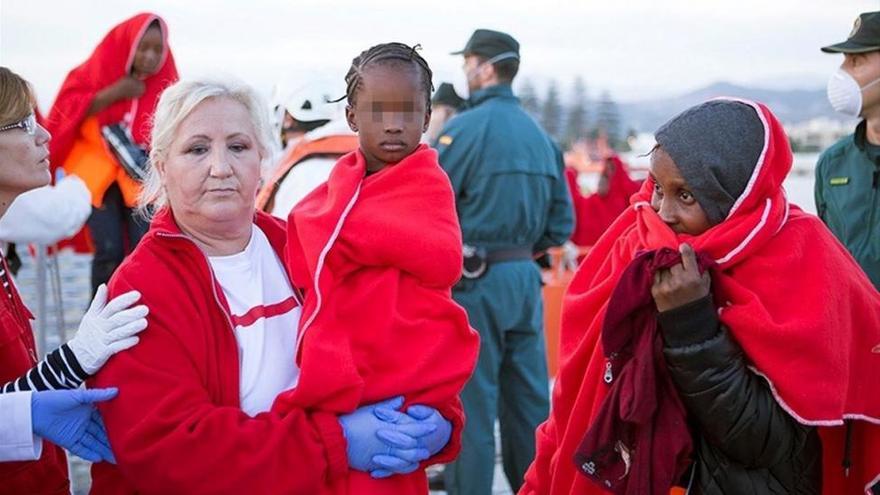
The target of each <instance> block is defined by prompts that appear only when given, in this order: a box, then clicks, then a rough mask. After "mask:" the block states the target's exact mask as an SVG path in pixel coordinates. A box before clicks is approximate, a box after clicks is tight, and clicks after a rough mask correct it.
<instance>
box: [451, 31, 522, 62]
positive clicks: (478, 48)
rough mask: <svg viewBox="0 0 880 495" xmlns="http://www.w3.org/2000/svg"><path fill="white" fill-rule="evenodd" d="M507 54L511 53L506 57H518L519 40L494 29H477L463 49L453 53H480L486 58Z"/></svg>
mask: <svg viewBox="0 0 880 495" xmlns="http://www.w3.org/2000/svg"><path fill="white" fill-rule="evenodd" d="M506 54H510V55H509V57H504V58H505V59H506V58H517V59H518V58H519V42H517V41H516V40H515V39H513V36H511V35H509V34H507V33H502V32H501V31H492V30H491V29H477V30H476V31H474V34H472V35H471V38H470V39H469V40H468V42H467V44H466V45H465V46H464V49H463V50H460V51H457V52H452V55H479V56H481V57H486V58H493V57H497V56H499V55H506ZM499 61H500V60H499Z"/></svg>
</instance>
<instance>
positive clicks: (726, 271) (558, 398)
mask: <svg viewBox="0 0 880 495" xmlns="http://www.w3.org/2000/svg"><path fill="white" fill-rule="evenodd" d="M655 136H656V139H657V143H658V144H657V146H656V147H655V149H654V150H653V151H652V153H651V170H650V177H649V179H648V180H647V181H646V182H645V184H644V185H643V187H642V188H641V190H640V191H639V192H638V193H636V194H635V195H634V196H633V197H632V201H631V204H630V206H629V207H628V208H627V209H626V211H624V213H623V214H622V215H620V216H619V217H618V218H617V220H615V221H614V223H613V224H612V225H611V227H610V228H609V229H608V230H607V231H606V232H605V234H604V235H603V236H602V237H601V238H600V239H599V241H598V242H597V243H596V245H595V246H594V247H593V248H592V249H591V250H590V252H589V254H587V257H586V258H585V259H584V261H583V263H582V264H581V265H580V267H579V269H578V272H577V274H576V275H575V277H574V279H573V280H572V282H571V285H570V286H569V289H568V292H567V293H566V297H565V301H564V307H563V314H562V333H561V354H562V356H561V362H563V365H562V368H561V369H560V371H559V373H558V375H557V381H556V383H555V384H554V390H553V406H552V412H551V415H550V418H549V419H548V420H547V421H546V422H545V423H543V424H542V425H541V426H540V427H539V428H538V430H537V432H536V440H537V445H538V449H537V456H536V458H535V461H534V463H533V464H532V466H531V467H530V468H529V470H528V472H527V473H526V476H525V484H524V485H523V487H522V490H521V491H520V492H519V493H520V495H569V494H571V495H574V494H578V495H580V494H600V493H616V494H624V493H625V494H642V493H652V494H667V493H670V489H671V488H672V487H673V485H678V486H679V487H690V488H692V489H693V491H695V492H697V493H701V494H728V493H804V494H813V493H824V494H829V495H831V494H835V495H836V494H844V493H846V494H850V493H852V494H855V493H877V490H878V486H877V482H878V480H880V457H878V456H877V455H876V453H877V451H878V449H880V426H878V425H880V382H878V381H877V380H876V379H875V378H874V377H875V376H876V370H877V368H878V366H880V345H878V344H880V294H878V292H877V291H876V289H874V287H873V286H872V285H871V282H870V281H869V280H868V278H867V276H866V275H865V274H864V272H863V271H861V270H860V268H859V267H858V265H857V264H856V262H855V260H854V259H853V258H852V256H851V255H849V253H848V252H847V251H846V250H845V249H844V247H843V246H842V245H841V244H840V243H839V242H838V241H837V240H836V239H835V238H834V237H833V236H832V235H831V232H830V231H829V230H828V229H827V228H826V227H825V226H824V225H823V224H822V223H821V221H820V220H819V219H818V218H817V217H815V216H814V215H810V214H807V213H805V212H803V211H802V210H801V209H800V208H798V207H797V206H796V205H793V204H790V203H789V202H788V200H787V198H786V194H785V190H784V189H783V181H784V180H785V178H786V176H787V175H788V173H789V171H790V169H791V165H792V154H791V148H790V146H789V141H788V137H787V136H786V135H785V131H784V130H783V127H782V125H781V124H780V123H779V121H778V120H777V119H776V117H775V116H774V115H773V114H772V113H771V112H770V110H769V109H768V108H767V107H766V106H765V105H762V104H760V103H756V102H751V101H746V100H738V99H732V98H719V99H714V100H710V101H708V102H705V103H702V104H700V105H697V106H695V107H692V108H690V109H688V110H686V111H684V112H682V113H681V114H680V115H678V116H676V117H674V118H673V119H671V120H670V121H669V122H667V123H666V124H664V125H663V126H662V127H661V128H660V129H659V130H658V131H657V133H656V135H655Z"/></svg>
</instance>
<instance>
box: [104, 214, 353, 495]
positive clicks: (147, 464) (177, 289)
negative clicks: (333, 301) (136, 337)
mask: <svg viewBox="0 0 880 495" xmlns="http://www.w3.org/2000/svg"><path fill="white" fill-rule="evenodd" d="M255 223H256V225H257V227H259V228H260V230H262V231H263V233H265V234H266V237H267V238H268V239H269V243H270V244H271V245H272V247H273V248H274V249H275V251H276V252H277V253H278V255H279V257H280V258H281V259H282V260H283V259H284V244H285V227H284V224H283V222H280V221H278V220H275V219H274V218H272V217H271V216H269V215H267V214H264V213H260V212H258V213H257V214H256V222H255ZM132 289H136V290H138V291H140V292H141V294H142V298H141V302H142V303H144V304H146V305H147V306H149V308H150V315H149V316H148V317H147V320H148V324H149V326H148V327H147V330H145V331H144V332H143V333H141V334H140V342H139V343H138V345H136V346H134V347H133V348H131V349H129V350H127V351H125V352H122V353H120V354H117V355H116V356H114V357H113V358H111V359H110V361H108V363H107V365H106V366H104V368H103V369H102V370H101V371H100V372H99V373H98V374H97V376H96V377H95V379H94V380H92V381H91V382H90V384H89V385H90V386H91V387H111V386H112V387H119V396H118V397H116V398H115V399H114V400H112V401H109V402H105V403H103V404H102V406H101V407H100V410H101V414H102V415H103V417H104V423H105V424H106V427H107V433H108V434H109V437H110V443H111V445H112V447H113V452H114V453H115V455H116V460H117V461H118V463H119V464H118V466H112V465H110V464H106V463H104V464H97V465H95V466H93V468H92V476H93V482H92V493H94V494H133V493H142V494H152V493H154V494H163V495H169V494H187V495H195V494H208V493H210V494H218V493H229V494H233V493H234V494H240V493H259V494H261V495H262V494H291V493H297V494H314V493H318V490H319V487H320V486H322V485H323V484H324V483H325V482H326V480H328V479H333V478H335V477H339V476H344V475H345V474H346V472H347V470H348V459H347V457H346V453H345V445H346V444H345V439H344V437H343V436H342V429H341V427H340V426H339V423H338V420H337V418H336V415H335V414H332V413H327V412H321V411H308V412H307V411H304V410H303V409H290V410H288V411H287V412H286V413H285V414H280V413H277V412H266V413H261V414H258V415H257V416H255V417H253V418H251V417H249V416H248V415H246V414H245V413H244V412H242V410H241V408H240V404H239V383H238V379H239V354H238V345H237V343H236V340H235V335H234V333H233V328H232V324H231V323H230V316H229V314H230V313H229V307H228V304H227V302H226V300H225V298H224V296H223V290H222V288H221V287H220V285H219V284H218V282H217V281H216V279H215V278H214V276H213V273H212V271H211V268H210V265H209V263H208V260H207V258H206V256H205V255H204V254H203V253H202V251H201V250H200V249H199V248H198V247H196V245H195V244H194V243H193V242H192V241H190V240H189V239H188V238H187V237H185V236H184V235H183V234H181V232H180V229H179V228H178V227H177V225H176V224H175V222H174V219H173V218H172V215H171V214H170V212H168V211H167V210H163V211H162V212H160V213H159V214H158V215H157V216H156V218H155V219H154V220H153V222H152V224H151V226H150V231H149V232H148V233H147V235H146V236H145V237H144V239H143V240H142V241H141V243H140V244H139V245H138V247H137V248H136V249H135V251H134V252H133V253H132V254H131V256H129V257H128V258H127V259H126V260H125V261H124V262H123V264H122V265H121V266H120V267H119V269H118V270H117V272H116V273H115V274H114V276H113V279H112V280H111V282H110V296H111V297H114V296H117V295H119V294H121V293H124V292H126V291H129V290H132ZM291 331H295V329H293V328H292V329H291Z"/></svg>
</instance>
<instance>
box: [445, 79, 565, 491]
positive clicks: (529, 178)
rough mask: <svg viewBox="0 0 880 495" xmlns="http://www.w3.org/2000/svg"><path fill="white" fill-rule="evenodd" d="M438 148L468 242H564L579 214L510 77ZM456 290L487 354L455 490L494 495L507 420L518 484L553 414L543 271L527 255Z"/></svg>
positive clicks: (473, 383) (469, 400)
mask: <svg viewBox="0 0 880 495" xmlns="http://www.w3.org/2000/svg"><path fill="white" fill-rule="evenodd" d="M435 147H436V148H437V150H438V151H439V153H440V165H441V166H442V167H443V168H444V170H446V172H447V173H448V174H449V178H450V180H451V182H452V186H453V189H454V190H455V195H456V206H457V208H458V215H459V220H460V222H461V229H462V236H463V239H464V242H465V244H468V245H472V246H477V247H482V248H485V249H486V250H487V251H489V252H492V251H498V250H510V249H518V248H519V249H522V248H527V249H530V250H531V251H532V252H539V251H543V250H545V249H547V248H549V247H551V246H558V245H561V244H562V243H564V242H565V241H566V240H567V239H568V237H569V235H570V234H571V231H572V228H573V221H574V220H573V213H572V209H571V204H570V197H569V192H568V186H567V185H566V182H565V179H564V176H563V170H562V159H561V154H560V153H559V150H558V149H557V148H556V146H555V145H554V144H553V142H552V141H551V139H550V138H549V137H548V136H547V134H546V133H545V132H544V131H543V130H542V129H541V128H540V126H538V124H537V123H535V121H534V120H533V119H532V118H531V117H529V116H528V114H526V113H525V111H523V109H522V108H521V107H520V105H519V100H518V99H517V98H516V97H514V96H513V92H512V90H511V87H510V86H509V85H506V84H503V85H498V86H492V87H489V88H485V89H483V90H480V91H478V92H476V93H475V94H474V95H472V97H471V99H470V100H468V108H467V109H466V110H465V111H464V112H462V113H460V114H459V115H457V116H456V117H455V118H453V119H452V120H451V121H450V122H449V123H448V124H447V125H446V127H445V128H444V129H443V131H442V132H441V134H440V138H439V139H438V142H437V143H436V144H435ZM453 297H454V298H455V300H456V301H457V302H458V303H459V304H461V305H462V306H463V307H464V308H465V309H466V310H467V313H468V316H469V318H470V322H471V325H472V326H473V327H474V328H475V329H476V330H477V331H478V332H479V333H480V337H481V343H480V357H479V361H478V364H477V368H476V370H475V372H474V375H473V377H472V378H471V380H470V382H469V383H468V384H467V385H466V386H465V389H464V392H463V393H462V401H463V402H464V408H465V413H466V415H467V422H466V426H465V429H464V432H463V439H462V450H461V455H460V456H459V458H458V460H457V461H456V462H455V463H453V464H451V465H450V466H448V467H447V470H446V489H447V490H448V492H449V493H450V495H458V494H474V495H486V494H490V493H491V491H492V476H493V472H494V466H495V437H494V424H495V419H496V417H498V419H499V421H500V424H501V444H502V457H503V464H504V470H505V473H506V475H507V478H508V481H509V482H510V484H511V486H512V487H513V488H514V490H517V489H518V488H519V486H520V485H521V484H522V478H523V475H524V474H525V470H526V468H527V467H528V466H529V464H530V463H531V462H532V460H533V458H534V455H535V436H534V435H535V429H536V428H537V426H538V425H539V424H540V423H541V422H542V421H544V420H545V419H546V417H547V415H548V412H549V391H548V377H547V362H546V355H545V350H544V349H545V346H544V335H543V327H544V312H543V302H542V299H541V274H540V270H539V269H538V267H537V265H536V264H535V263H534V262H533V261H531V260H528V259H520V260H514V261H507V262H499V263H495V264H492V265H490V266H489V269H488V272H487V273H486V274H485V275H483V276H482V277H481V278H478V279H476V280H462V281H461V282H460V283H459V285H458V286H457V287H456V289H455V290H454V291H453Z"/></svg>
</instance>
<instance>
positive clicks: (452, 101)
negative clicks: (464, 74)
mask: <svg viewBox="0 0 880 495" xmlns="http://www.w3.org/2000/svg"><path fill="white" fill-rule="evenodd" d="M431 104H432V105H449V106H450V107H452V108H455V109H456V110H458V109H459V108H461V106H462V104H464V98H462V97H461V96H458V93H456V92H455V87H453V86H452V84H450V83H448V82H445V83H442V84H440V87H439V88H437V91H434V96H433V97H431Z"/></svg>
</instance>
